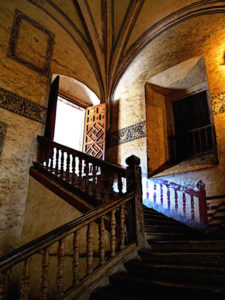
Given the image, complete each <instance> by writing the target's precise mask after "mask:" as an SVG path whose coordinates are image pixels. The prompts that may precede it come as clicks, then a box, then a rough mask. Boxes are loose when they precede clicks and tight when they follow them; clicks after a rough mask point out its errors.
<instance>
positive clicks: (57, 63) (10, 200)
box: [0, 0, 99, 253]
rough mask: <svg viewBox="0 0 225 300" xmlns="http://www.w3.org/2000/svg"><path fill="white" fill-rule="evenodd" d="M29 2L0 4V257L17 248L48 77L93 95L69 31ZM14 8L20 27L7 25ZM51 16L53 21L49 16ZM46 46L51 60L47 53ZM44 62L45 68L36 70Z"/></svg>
mask: <svg viewBox="0 0 225 300" xmlns="http://www.w3.org/2000/svg"><path fill="white" fill-rule="evenodd" d="M64 2H65V1H64ZM34 3H37V4H40V3H39V1H34V2H33V3H32V2H31V1H27V0H20V1H16V0H10V1H1V3H0V66H1V68H0V122H3V124H4V126H6V128H7V129H6V134H5V138H4V145H3V149H2V155H1V161H0V194H1V195H0V231H1V238H0V248H1V251H0V253H5V252H8V251H9V250H11V249H13V248H16V247H17V246H18V245H19V240H20V234H21V229H22V222H23V213H24V210H25V202H26V193H27V184H28V172H29V167H30V166H31V165H32V161H33V160H34V157H35V151H36V137H37V135H42V134H43V132H44V123H45V117H44V116H45V113H46V107H47V101H48V92H49V86H50V83H51V77H52V74H53V73H57V74H64V75H67V76H70V77H73V78H76V79H77V80H79V81H81V82H83V83H85V84H86V85H88V86H89V87H90V88H91V89H92V90H94V91H95V92H96V93H97V94H98V95H99V89H98V84H97V81H96V78H95V75H94V72H93V70H92V68H91V66H90V64H89V62H88V60H87V58H86V57H85V56H84V54H83V53H82V51H81V50H80V48H79V47H78V45H77V44H76V42H75V41H74V40H73V39H72V37H71V36H70V30H71V31H72V27H71V26H70V25H69V24H68V22H67V21H66V20H65V18H63V17H62V15H60V14H56V12H55V11H54V9H53V8H51V10H48V11H47V13H46V12H44V11H43V10H41V9H39V8H38V7H37V6H36V5H34ZM42 4H43V3H42ZM16 10H19V12H18V13H19V14H20V15H23V17H22V19H20V23H19V24H17V25H18V26H20V27H17V26H15V24H14V23H13V22H14V17H15V13H16ZM54 13H55V16H54V17H55V20H54V19H53V18H52V17H51V16H50V15H51V14H53V15H54ZM13 24H14V25H13ZM35 24H38V26H39V27H38V28H37V27H36V26H35ZM60 24H61V25H60ZM63 27H64V28H63ZM13 28H14V30H13V32H14V33H15V32H16V30H18V31H17V32H18V39H17V41H15V40H11V39H10V37H11V32H12V29H13ZM40 28H41V29H40ZM66 30H68V32H69V33H68V32H66ZM46 32H49V33H46ZM71 35H72V36H73V32H72V33H71ZM49 39H50V40H52V42H51V43H49ZM13 44H14V49H12V46H13ZM48 44H49V45H48ZM49 46H51V47H52V56H49V55H48V54H47V49H48V48H49ZM10 49H11V51H10ZM9 53H11V54H10V55H11V56H10V57H9V55H8V54H9ZM12 54H13V55H12ZM12 56H13V57H14V58H13V57H12ZM45 57H48V59H47V58H45ZM47 60H48V63H49V70H47V72H44V73H42V72H40V71H38V68H41V69H43V68H44V65H45V63H46V62H47ZM27 62H28V64H27ZM29 63H30V64H33V65H34V68H32V67H30V65H29ZM10 93H13V94H10ZM33 117H34V119H33ZM0 124H2V123H0Z"/></svg>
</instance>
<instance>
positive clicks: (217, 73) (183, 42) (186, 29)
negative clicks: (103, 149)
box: [112, 14, 225, 196]
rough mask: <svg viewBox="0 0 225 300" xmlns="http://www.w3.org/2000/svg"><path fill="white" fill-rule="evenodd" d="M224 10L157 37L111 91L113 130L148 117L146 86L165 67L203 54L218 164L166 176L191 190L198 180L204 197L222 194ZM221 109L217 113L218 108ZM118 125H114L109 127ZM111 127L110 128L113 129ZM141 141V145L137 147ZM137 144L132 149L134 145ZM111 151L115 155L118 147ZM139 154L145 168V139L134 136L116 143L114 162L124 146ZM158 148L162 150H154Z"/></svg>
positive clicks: (182, 24)
mask: <svg viewBox="0 0 225 300" xmlns="http://www.w3.org/2000/svg"><path fill="white" fill-rule="evenodd" d="M224 21H225V15H224V14H215V15H206V16H200V17H196V18H193V19H191V20H187V21H185V22H183V23H181V24H179V25H176V26H175V27H172V28H171V29H169V30H168V31H166V32H165V33H163V34H161V35H160V36H158V37H156V38H155V39H154V40H153V41H152V42H151V43H149V44H148V45H147V46H146V47H145V48H144V49H143V51H141V52H140V53H139V54H138V55H137V56H136V58H135V59H134V60H133V62H132V63H131V64H130V66H129V67H128V69H127V70H126V72H125V73H124V75H123V77H122V78H121V80H120V82H119V84H118V86H117V89H116V91H115V95H114V104H115V103H117V102H119V103H120V105H119V113H120V117H119V118H118V120H117V130H118V131H121V132H122V130H123V128H125V127H126V126H131V124H133V125H134V124H135V123H137V122H141V121H146V117H145V113H146V111H145V110H146V107H145V84H146V82H148V80H149V79H150V78H151V77H152V76H154V75H156V74H159V73H160V72H162V71H164V70H167V69H169V68H170V67H172V66H175V65H177V64H179V63H181V62H183V61H185V60H187V59H190V58H194V57H197V56H201V57H203V58H204V60H205V66H206V75H207V80H208V86H209V93H210V97H211V101H212V108H213V118H214V121H215V128H216V136H217V143H218V153H219V165H217V166H215V167H213V168H208V169H204V170H200V171H199V170H198V171H192V172H185V173H183V172H182V171H181V172H180V174H176V175H171V176H166V177H164V179H167V180H169V181H171V182H175V183H178V184H181V185H184V186H188V187H190V188H196V183H197V182H198V181H199V180H200V179H201V180H202V181H203V182H205V184H206V191H207V195H208V196H212V195H213V196H214V195H219V194H224V192H225V188H224V185H223V184H222V182H223V179H224V175H225V166H224V150H223V149H224V146H225V145H224V143H223V140H224V132H225V130H224V129H225V128H224V110H223V109H222V107H223V103H224V102H223V101H224V100H223V99H224V98H223V97H219V95H223V93H224V79H225V78H224V77H225V70H224V43H223V41H224V38H225V31H224V26H223V24H224ZM217 107H220V108H221V109H220V111H219V110H218V109H217ZM113 126H114V128H115V127H116V126H115V125H112V128H113ZM112 131H113V130H112ZM140 144H141V145H140ZM135 145H136V147H135ZM114 148H115V153H116V147H114ZM131 148H132V149H133V150H134V152H133V154H135V155H137V156H139V157H140V158H141V164H142V169H143V172H146V169H147V159H146V153H147V151H148V149H147V147H146V139H145V138H141V139H136V140H134V141H132V142H129V141H128V142H127V143H123V144H121V145H119V146H118V150H117V161H118V162H123V161H124V156H125V153H128V152H129V150H128V149H131ZM158 150H159V151H160V149H158Z"/></svg>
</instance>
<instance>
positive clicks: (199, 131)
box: [172, 91, 212, 160]
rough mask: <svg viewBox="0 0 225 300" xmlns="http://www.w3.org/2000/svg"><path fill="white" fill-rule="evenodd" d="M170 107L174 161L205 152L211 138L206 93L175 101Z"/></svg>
mask: <svg viewBox="0 0 225 300" xmlns="http://www.w3.org/2000/svg"><path fill="white" fill-rule="evenodd" d="M172 107H173V118H174V130H175V144H176V159H178V160H182V159H184V158H187V157H189V156H191V155H193V154H194V153H195V152H203V151H204V150H207V149H208V148H209V145H206V143H211V141H210V139H212V136H211V134H210V131H211V127H210V118H209V110H208V102H207V94H206V91H203V92H200V93H195V94H192V95H189V96H187V97H185V98H182V99H180V100H177V101H175V102H173V104H172ZM208 132H209V133H208ZM206 148H207V149H206Z"/></svg>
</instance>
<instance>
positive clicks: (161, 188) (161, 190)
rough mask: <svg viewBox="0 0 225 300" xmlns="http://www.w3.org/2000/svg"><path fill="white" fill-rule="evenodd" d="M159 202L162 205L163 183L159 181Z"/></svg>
mask: <svg viewBox="0 0 225 300" xmlns="http://www.w3.org/2000/svg"><path fill="white" fill-rule="evenodd" d="M160 202H161V206H162V207H163V185H162V183H160Z"/></svg>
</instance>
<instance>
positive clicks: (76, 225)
mask: <svg viewBox="0 0 225 300" xmlns="http://www.w3.org/2000/svg"><path fill="white" fill-rule="evenodd" d="M133 198H134V192H131V193H129V194H127V195H126V196H123V197H122V198H121V199H119V200H117V201H115V202H113V203H109V204H104V205H102V206H101V207H100V208H96V209H94V210H91V211H90V212H87V213H85V214H84V215H82V216H81V217H79V218H77V219H75V220H74V221H71V222H69V223H67V224H64V225H62V226H60V227H58V228H56V229H54V230H52V231H50V232H49V233H46V234H44V235H42V236H41V237H39V238H37V239H35V240H33V241H32V242H30V243H27V244H25V245H24V246H22V247H20V248H18V249H16V250H15V251H12V252H10V253H9V254H7V255H5V256H3V257H1V259H0V269H2V268H4V269H7V268H9V267H12V266H13V265H14V264H16V263H18V262H20V261H21V260H24V259H26V258H28V257H29V256H31V255H33V254H34V253H36V252H38V251H40V250H41V249H44V248H46V247H49V246H50V245H52V244H53V243H56V242H58V241H60V240H61V239H63V238H65V237H66V236H67V235H69V234H71V233H73V232H74V231H77V230H79V229H80V228H82V227H83V226H86V225H87V224H89V223H90V222H94V221H96V220H97V219H99V218H100V217H102V216H104V215H106V214H108V213H109V212H111V211H112V210H113V209H116V208H118V207H120V206H122V205H124V204H125V203H127V202H129V201H131V200H132V199H133Z"/></svg>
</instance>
